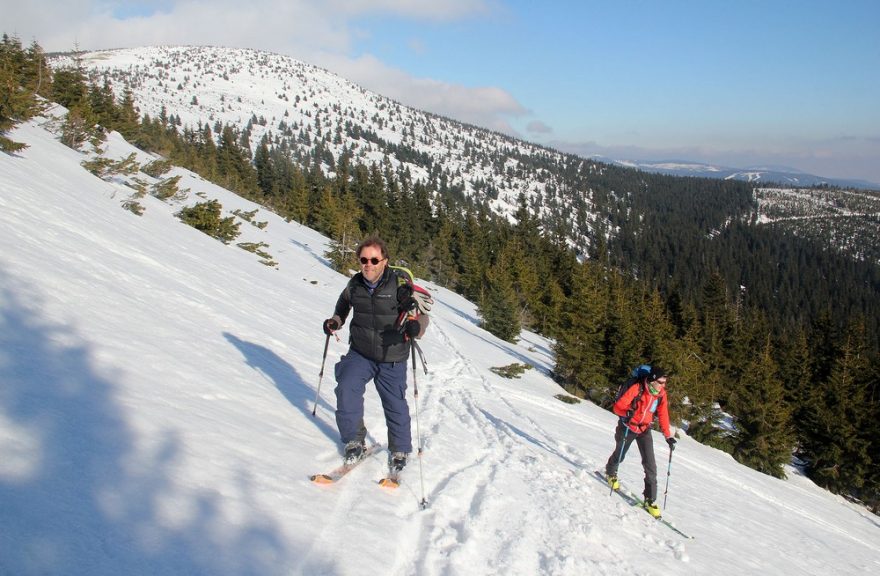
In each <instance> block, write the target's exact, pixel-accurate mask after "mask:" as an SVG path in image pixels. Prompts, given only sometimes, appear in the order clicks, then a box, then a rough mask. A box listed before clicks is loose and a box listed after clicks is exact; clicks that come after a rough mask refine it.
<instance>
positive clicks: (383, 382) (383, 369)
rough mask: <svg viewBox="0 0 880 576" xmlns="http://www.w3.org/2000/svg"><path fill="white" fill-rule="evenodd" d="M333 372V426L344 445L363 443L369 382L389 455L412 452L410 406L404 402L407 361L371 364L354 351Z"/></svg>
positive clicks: (340, 360)
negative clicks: (379, 407) (376, 396)
mask: <svg viewBox="0 0 880 576" xmlns="http://www.w3.org/2000/svg"><path fill="white" fill-rule="evenodd" d="M335 372H336V426H337V428H339V436H340V439H341V440H342V443H343V444H346V443H348V442H351V441H352V440H363V439H364V438H365V437H366V435H367V429H366V427H365V426H364V392H365V391H366V388H367V382H369V381H370V380H372V381H373V383H374V384H375V385H376V390H377V391H378V392H379V398H380V399H381V400H382V409H383V410H384V411H385V425H386V426H387V427H388V449H389V451H390V452H406V453H409V452H412V432H411V430H410V417H409V405H408V404H407V403H406V362H405V361H404V362H374V361H372V360H370V359H368V358H366V357H364V356H362V355H360V354H358V353H357V352H355V351H354V350H351V349H349V351H348V353H347V354H346V355H345V356H343V357H342V358H340V359H339V362H337V363H336V367H335Z"/></svg>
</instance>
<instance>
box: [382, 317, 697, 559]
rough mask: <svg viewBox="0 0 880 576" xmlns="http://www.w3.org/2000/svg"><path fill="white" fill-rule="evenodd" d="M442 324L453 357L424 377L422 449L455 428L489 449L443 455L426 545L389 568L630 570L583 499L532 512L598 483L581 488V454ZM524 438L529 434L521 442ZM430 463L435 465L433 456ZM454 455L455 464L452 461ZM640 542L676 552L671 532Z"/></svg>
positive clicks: (614, 506)
mask: <svg viewBox="0 0 880 576" xmlns="http://www.w3.org/2000/svg"><path fill="white" fill-rule="evenodd" d="M439 324H440V323H439V322H437V323H435V324H434V325H433V328H434V334H435V336H437V337H438V338H439V339H440V340H441V341H442V345H443V346H444V347H445V349H446V350H448V351H450V352H451V353H452V356H453V359H452V361H451V362H447V363H446V364H442V365H439V366H438V368H437V371H436V373H439V374H443V375H444V377H443V379H442V380H440V381H435V380H434V378H433V377H432V378H431V379H430V380H431V385H430V386H429V387H428V389H429V390H430V392H429V394H428V397H427V398H426V402H425V403H424V405H425V406H427V407H428V409H426V410H425V412H429V413H430V414H431V420H430V423H429V428H430V431H431V434H430V436H429V438H428V441H427V442H426V454H429V455H430V454H431V452H432V451H431V447H432V445H433V444H434V443H435V442H437V443H439V442H441V439H444V437H446V436H450V435H452V434H453V433H455V432H459V431H463V433H464V435H465V437H467V436H468V435H471V436H472V435H477V436H479V438H478V439H477V440H476V441H474V442H473V443H472V444H473V445H474V446H490V447H491V448H489V449H481V450H480V451H479V452H478V453H476V454H474V455H473V457H472V458H471V462H467V463H465V462H463V461H462V460H461V459H459V460H456V459H455V458H454V457H453V458H446V459H444V463H445V464H446V465H447V466H446V468H445V469H444V470H443V471H442V477H441V478H440V479H439V480H437V481H435V482H433V483H432V488H431V489H430V490H431V493H430V495H429V497H428V500H429V510H430V511H431V512H430V518H429V519H428V521H427V522H426V523H425V524H424V525H423V526H422V529H423V530H424V531H425V532H424V533H423V534H421V535H420V536H419V537H417V538H415V537H414V538H413V540H417V541H418V542H419V543H420V546H419V548H418V550H423V551H424V552H423V553H422V555H421V557H420V558H418V559H417V560H416V561H415V563H414V565H413V564H412V563H410V564H409V565H406V566H403V565H398V569H397V570H395V571H394V572H393V573H396V574H412V573H418V574H426V575H432V574H438V575H446V574H462V573H485V574H493V573H497V574H536V573H541V574H548V575H553V574H572V573H580V572H589V571H591V570H595V567H596V566H597V565H607V564H611V565H614V566H616V569H615V570H617V569H619V572H621V573H623V572H632V571H633V567H631V566H628V565H627V563H626V561H625V560H621V559H620V558H619V554H618V552H617V547H618V545H617V543H616V542H615V541H613V540H612V541H609V542H606V541H605V536H604V535H603V534H601V533H597V532H596V531H595V530H593V525H594V522H593V519H592V518H593V512H592V510H590V509H589V507H587V506H580V505H573V506H569V507H566V508H565V510H566V512H565V514H563V515H561V516H559V515H557V516H555V517H553V518H550V517H547V516H540V517H535V516H534V514H533V512H532V510H533V505H534V502H536V501H537V502H546V505H544V506H541V508H543V509H548V510H549V509H555V508H556V507H557V506H558V502H557V500H558V493H559V487H560V486H561V485H564V486H565V487H566V490H565V491H564V493H567V494H571V495H572V498H573V501H574V502H580V501H582V500H583V498H582V497H581V495H583V496H595V495H596V494H595V493H594V492H595V490H592V491H590V492H592V493H590V492H588V493H586V494H585V493H584V490H585V489H584V486H585V485H586V482H585V479H584V478H583V476H582V475H576V474H572V473H571V472H572V471H573V469H577V468H578V467H579V466H580V465H579V464H578V462H582V461H583V460H584V459H583V458H582V457H581V456H580V454H579V453H578V452H577V451H576V450H575V449H573V448H572V447H570V446H568V445H565V444H562V445H560V444H559V443H558V442H556V440H555V438H553V437H552V436H551V435H550V434H548V433H547V432H546V430H545V429H544V428H543V427H542V426H541V425H540V424H539V423H538V422H537V421H535V420H534V419H533V418H532V417H531V416H529V415H527V414H525V413H524V412H523V411H522V410H520V409H518V408H517V407H516V406H515V404H514V403H513V402H511V401H510V400H508V399H507V398H505V397H504V395H503V394H501V393H499V391H498V390H496V389H495V387H494V386H493V385H492V383H491V382H490V381H489V380H488V379H487V378H486V377H485V376H483V375H482V374H481V372H480V370H479V369H478V368H476V367H475V366H474V365H473V364H472V363H471V362H470V361H469V360H468V359H467V358H466V357H465V356H464V355H463V354H462V353H461V352H459V350H458V349H457V348H456V347H455V346H454V345H453V342H452V340H451V339H450V338H449V337H448V335H447V334H446V332H445V331H444V330H443V327H442V326H441V325H439ZM432 376H433V375H432ZM456 428H457V429H459V430H455V429H456ZM524 430H529V431H530V432H536V435H535V436H532V435H531V434H529V433H526V432H525V431H524ZM522 438H526V439H528V440H529V442H528V443H522V442H521V440H522ZM454 448H455V447H452V449H453V450H454ZM560 449H561V451H560ZM440 451H441V449H440V447H438V449H437V452H440ZM438 460H439V459H438ZM428 462H431V465H432V466H440V462H434V461H433V459H428ZM455 463H457V464H459V466H454V465H453V466H449V464H455ZM413 472H415V471H413ZM506 486H511V487H512V486H515V487H516V488H517V490H514V492H519V491H525V492H527V493H528V494H529V498H528V501H529V502H530V504H529V505H528V506H526V505H522V504H520V503H518V502H513V501H511V500H510V499H508V498H505V497H504V488H505V487H506ZM620 504H621V503H617V502H611V503H610V504H606V505H604V506H602V507H601V508H602V509H601V510H600V511H599V512H598V513H599V514H605V513H607V512H606V511H605V509H606V508H607V509H610V510H614V511H616V512H618V513H619V512H620V510H621V508H620ZM622 516H624V517H626V514H623V515H622ZM646 520H649V519H646ZM643 525H644V526H645V528H646V529H650V527H648V526H647V524H643ZM499 527H500V528H499ZM664 529H665V527H664ZM640 545H643V546H647V547H648V548H649V549H651V550H655V551H656V550H657V549H659V550H661V551H664V550H665V551H667V552H669V553H670V555H671V556H672V557H673V558H676V559H681V558H682V557H683V546H681V545H680V544H677V543H675V542H671V541H670V540H668V539H662V538H656V537H646V539H645V541H644V542H642V543H640ZM585 546H588V547H589V549H590V554H589V556H585V555H584V553H583V549H584V547H585ZM548 550H552V551H553V553H552V554H548V553H547V551H548ZM587 557H589V560H587V559H586V558H587ZM476 559H479V563H477V561H476Z"/></svg>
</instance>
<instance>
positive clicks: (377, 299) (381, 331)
mask: <svg viewBox="0 0 880 576" xmlns="http://www.w3.org/2000/svg"><path fill="white" fill-rule="evenodd" d="M405 283H406V279H405V278H404V277H403V276H402V275H401V274H400V273H398V272H397V271H395V270H393V269H391V268H386V269H385V272H384V273H383V274H382V278H381V279H380V280H379V284H378V285H377V286H376V289H375V290H373V293H372V294H370V290H369V289H368V288H367V285H366V283H365V282H364V277H363V275H362V274H361V273H360V272H358V273H357V274H355V275H354V276H353V277H352V279H351V280H349V282H348V285H346V287H345V290H343V291H342V294H340V295H339V300H337V301H336V309H335V310H334V315H335V316H336V317H337V318H338V320H339V325H340V326H341V325H342V324H344V323H345V319H346V318H347V317H348V314H349V312H351V311H353V312H354V313H353V314H352V318H351V324H350V325H349V327H348V332H349V335H350V338H349V344H350V345H351V348H352V349H353V350H355V351H357V352H358V353H359V354H361V355H362V356H364V357H366V358H369V359H370V360H373V361H374V362H405V361H406V360H407V358H408V356H409V346H410V345H409V342H408V341H407V340H406V339H405V338H404V335H403V334H402V333H401V332H400V331H399V330H398V329H397V318H398V316H399V314H400V311H399V310H398V300H397V298H398V296H397V294H398V288H399V287H400V286H401V285H403V284H405Z"/></svg>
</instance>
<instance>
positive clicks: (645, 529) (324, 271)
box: [0, 119, 880, 576]
mask: <svg viewBox="0 0 880 576" xmlns="http://www.w3.org/2000/svg"><path fill="white" fill-rule="evenodd" d="M49 125H50V123H48V122H46V121H45V120H44V119H38V120H35V121H33V122H30V123H27V124H25V125H23V126H21V127H20V128H19V129H17V130H16V131H15V132H14V133H13V134H12V137H13V139H15V140H17V141H23V142H26V143H27V144H29V146H30V147H29V148H28V149H26V150H24V151H22V152H20V153H19V154H17V155H11V156H10V155H0V314H2V315H0V382H2V385H0V454H2V458H0V517H2V522H0V574H2V575H4V576H5V575H16V576H19V575H31V574H67V575H90V576H91V575H105V574H106V575H111V574H112V575H117V574H144V575H147V574H149V575H165V574H187V575H190V574H206V575H244V574H255V575H273V574H285V575H287V574H309V575H312V574H334V575H356V574H357V575H361V574H397V575H404V574H418V575H471V574H473V575H483V574H504V575H509V574H522V575H534V574H546V575H567V574H572V575H575V574H577V575H583V574H626V575H638V574H654V575H666V574H670V575H671V574H676V575H677V574H708V573H712V574H715V575H724V574H753V573H759V572H760V573H765V574H817V575H818V574H823V575H825V574H865V573H877V571H878V570H880V519H878V518H877V517H876V516H873V515H871V514H870V513H868V512H867V511H865V509H864V508H862V507H860V506H858V505H856V504H853V503H850V502H847V501H845V500H844V499H842V498H840V497H838V496H834V495H832V494H830V493H828V492H826V491H823V490H821V489H819V488H817V487H816V486H815V485H813V484H812V483H811V482H810V481H809V480H808V479H806V478H805V477H803V476H802V475H800V474H799V473H798V472H797V471H796V470H795V469H794V468H789V469H788V474H789V478H788V479H787V480H778V479H774V478H771V477H768V476H765V475H762V474H759V473H758V472H755V471H753V470H750V469H748V468H746V467H743V466H740V465H739V464H737V463H736V462H735V461H734V460H733V459H732V458H731V457H730V456H729V455H727V454H725V453H723V452H720V451H718V450H715V449H712V448H709V447H706V446H703V445H701V444H699V443H697V442H695V441H693V440H691V439H690V438H687V437H686V436H684V435H683V434H682V433H681V432H679V434H680V435H682V438H681V440H680V442H679V443H678V448H677V450H676V451H675V453H674V457H673V459H672V460H671V463H669V461H668V456H669V453H668V449H667V448H666V446H665V444H664V443H663V442H662V441H661V440H660V439H659V438H657V443H656V452H657V459H658V465H659V467H660V474H659V476H660V478H659V480H660V493H661V502H662V499H663V498H662V497H663V496H664V492H665V493H666V494H665V498H666V499H667V502H666V506H665V512H664V515H665V517H666V518H668V519H669V520H671V521H672V522H674V523H675V524H676V526H678V527H679V528H681V529H682V530H683V531H685V532H687V533H690V534H693V535H694V536H695V538H694V539H693V540H686V539H684V538H682V537H680V536H678V535H677V534H675V533H674V532H672V531H671V530H669V529H668V528H667V527H665V526H663V525H662V524H660V523H658V522H656V521H654V520H653V519H651V518H650V517H649V516H648V515H647V514H646V513H644V512H643V511H640V510H637V509H633V508H631V507H629V506H628V505H626V503H625V502H624V501H623V500H622V499H621V498H619V497H617V496H614V495H609V493H608V489H607V487H606V486H605V485H603V484H601V483H600V482H598V481H597V480H596V479H595V478H594V477H593V475H592V471H593V470H596V469H598V468H600V467H602V465H603V464H604V462H605V460H606V458H607V457H608V455H609V453H610V452H611V450H612V448H613V439H612V432H613V428H614V423H615V419H614V416H613V415H612V414H610V413H609V412H607V411H604V410H602V409H601V408H599V407H597V406H594V405H592V404H590V403H588V402H581V403H579V404H575V405H569V404H565V403H563V402H560V401H559V400H557V399H555V398H554V395H556V394H559V393H561V392H562V390H561V389H560V388H559V387H558V385H556V384H555V383H554V382H553V381H552V380H551V379H550V378H549V376H548V372H549V370H550V369H551V368H552V365H553V361H552V356H551V352H550V350H551V343H549V342H548V341H546V340H545V339H543V338H541V337H539V336H537V335H535V334H531V333H528V332H524V333H523V335H522V339H521V340H520V342H519V344H516V345H514V344H510V343H507V342H503V341H499V340H498V339H496V338H495V337H493V336H492V335H490V334H488V333H486V332H484V331H482V330H481V329H480V328H479V327H478V325H477V324H478V318H477V313H476V309H475V306H474V305H473V304H472V303H470V302H468V301H466V300H464V299H463V298H461V297H460V296H457V295H455V294H453V293H450V292H449V291H447V290H444V289H442V288H439V287H437V286H435V285H433V284H431V283H430V282H426V283H425V284H426V285H427V287H429V288H430V289H431V290H432V291H433V293H434V295H435V298H436V301H437V303H436V305H435V306H434V310H433V311H432V316H433V322H432V325H431V327H430V329H429V332H428V334H427V335H426V336H425V338H424V339H423V340H422V342H421V345H422V348H423V350H424V351H425V354H426V358H427V361H428V367H429V373H428V374H427V375H425V374H424V372H422V371H421V370H419V372H418V373H417V374H416V377H417V378H418V380H417V385H418V391H419V398H418V419H419V430H420V438H421V445H422V446H423V448H424V452H423V457H422V458H421V459H418V458H413V459H412V461H411V464H410V466H409V467H408V468H407V470H406V471H405V475H404V484H403V485H402V486H401V487H400V488H399V489H398V490H396V491H391V490H387V489H383V488H380V487H379V486H378V485H377V480H378V479H379V478H380V477H381V476H382V474H383V471H384V467H385V458H386V456H387V454H386V452H385V451H382V452H380V453H379V454H378V455H376V456H374V457H372V458H371V459H370V460H368V461H366V462H364V463H363V464H362V465H361V466H359V467H358V468H357V469H356V470H355V471H353V472H352V473H351V474H349V475H348V476H347V477H346V478H345V479H344V480H343V481H341V482H340V483H339V484H336V485H332V486H317V485H314V484H312V483H311V482H309V480H308V477H309V476H310V475H311V474H314V473H317V472H324V471H328V470H329V469H331V468H333V467H335V466H336V465H337V464H338V462H339V461H340V447H339V445H338V438H337V434H336V429H335V424H334V417H333V410H334V396H333V387H334V382H333V369H332V368H333V364H334V363H335V361H336V360H337V359H338V358H339V356H340V355H341V354H343V353H344V352H345V350H346V349H347V347H346V345H345V340H346V339H347V331H346V330H345V329H343V330H342V341H341V342H336V341H334V340H331V342H330V346H329V352H328V357H327V361H326V369H325V376H324V379H323V382H322V387H321V391H320V401H319V403H318V406H317V413H316V416H314V417H313V416H312V414H311V411H312V407H313V401H314V399H315V394H316V387H317V384H318V373H319V371H320V369H321V355H322V351H323V345H324V336H323V334H322V332H321V329H320V324H321V321H322V320H323V319H324V318H325V317H327V316H329V315H330V313H331V311H332V308H333V304H334V302H335V300H336V298H337V296H338V294H339V292H340V291H341V290H342V288H343V286H344V283H345V280H346V279H345V277H344V276H342V275H340V274H338V273H336V272H334V271H333V270H331V268H330V267H329V266H328V265H327V262H326V260H325V259H324V257H323V252H324V250H325V247H326V243H327V239H326V238H324V237H322V236H321V235H319V234H317V233H316V232H314V231H313V230H310V229H308V228H306V227H304V226H301V225H299V224H297V223H295V222H290V223H287V222H285V221H284V220H282V219H280V218H278V217H277V216H275V215H273V214H271V213H269V212H267V211H265V210H263V209H262V208H260V209H259V211H258V214H257V215H256V217H255V218H254V220H255V221H260V222H262V221H266V222H268V224H267V226H266V227H265V228H264V229H260V228H258V227H256V226H252V225H250V224H248V223H247V222H242V225H241V230H242V235H241V237H239V238H238V240H237V242H265V243H266V244H268V245H269V247H268V248H266V250H267V251H268V252H269V253H271V255H272V257H273V259H274V260H275V261H276V262H277V263H278V266H277V267H270V266H265V265H263V264H261V263H260V262H259V258H258V257H257V256H256V255H255V254H252V253H250V252H247V251H244V250H241V249H240V248H238V247H237V246H235V243H233V244H230V245H224V244H222V243H221V242H219V241H217V240H214V239H212V238H210V237H208V236H206V235H204V234H202V233H200V232H198V231H196V230H195V229H193V228H190V227H188V226H186V225H184V224H182V223H180V222H179V221H178V220H177V219H176V218H175V217H174V213H175V212H176V211H178V210H179V209H180V207H181V204H180V203H179V202H172V203H165V202H162V201H159V200H157V199H155V198H152V197H150V196H147V197H145V198H143V199H142V200H141V203H142V204H143V205H144V206H145V208H146V211H145V212H144V214H143V215H142V216H136V215H134V214H132V213H131V212H129V211H127V210H124V209H122V202H123V201H124V200H126V199H127V198H129V197H130V195H131V193H132V190H131V189H130V188H128V187H126V186H125V185H124V184H123V183H122V182H121V181H119V180H117V181H112V182H106V181H103V180H100V179H98V178H96V177H95V176H93V175H91V174H90V173H88V172H87V171H86V170H84V169H83V168H82V167H81V166H80V165H79V163H80V162H81V161H82V160H83V159H85V155H83V154H81V153H79V152H75V151H73V150H70V149H68V148H65V147H64V146H62V145H61V144H59V143H58V142H57V139H56V138H55V136H54V135H53V134H51V133H50V132H47V131H46V127H47V126H49ZM132 151H135V150H134V149H133V148H131V147H129V146H128V144H127V143H125V142H124V141H123V140H122V139H121V138H120V137H119V136H118V135H117V134H113V135H112V136H111V139H110V142H109V144H108V155H109V156H111V157H113V158H124V157H125V156H127V155H128V154H129V153H131V152H132ZM138 154H139V159H140V161H141V163H142V164H144V163H146V161H148V159H149V156H148V155H146V154H144V153H143V152H139V153H138ZM174 174H182V175H184V178H183V179H182V181H181V187H182V188H189V189H190V194H189V197H188V199H187V200H186V201H185V202H188V203H195V202H198V201H202V199H203V198H217V199H218V200H220V202H221V203H222V205H223V208H224V212H228V211H231V210H234V209H241V210H244V211H250V210H254V209H257V208H259V207H258V206H256V205H253V204H251V203H250V202H247V201H245V200H243V199H241V198H239V197H237V196H235V195H233V194H231V193H229V192H227V191H225V190H223V189H220V188H218V187H216V186H214V185H211V184H209V183H207V182H205V181H203V180H201V179H200V178H199V177H197V176H195V175H192V174H190V173H188V172H186V171H183V170H179V169H175V172H174ZM140 176H141V177H142V178H144V179H145V180H149V177H147V176H145V175H143V174H142V175H140ZM514 362H516V363H528V364H531V365H533V366H534V367H535V369H533V370H527V371H526V372H525V373H524V374H523V376H522V377H521V378H519V379H513V380H510V379H504V378H502V377H500V376H497V375H495V374H494V373H492V372H491V371H490V368H492V367H497V366H506V365H508V364H511V363H514ZM412 376H413V375H412V373H410V378H412ZM410 392H412V387H411V388H410ZM410 402H411V406H412V407H413V413H414V415H415V412H416V411H415V405H414V403H413V398H412V395H411V394H410ZM366 411H367V412H366V423H367V427H368V428H369V430H370V435H369V438H371V439H372V440H374V441H378V442H384V440H385V432H386V431H385V427H384V421H383V418H382V413H381V407H380V405H379V402H378V398H377V395H376V393H375V391H374V390H373V389H372V388H368V390H367V395H366ZM414 431H415V427H414ZM657 436H658V437H659V435H657ZM667 472H669V475H667ZM641 475H642V474H641V466H640V465H639V459H638V456H637V454H636V452H635V450H634V451H633V452H632V453H631V454H630V455H629V456H628V458H627V460H626V461H625V462H624V463H623V465H622V466H621V479H622V482H623V484H624V485H625V486H628V487H629V488H630V489H632V490H633V491H635V492H639V491H640V487H641ZM422 481H423V482H422ZM667 481H668V491H667V490H666V488H667ZM422 485H423V486H424V494H423V493H422ZM422 497H424V498H425V499H426V500H427V503H428V506H427V508H426V509H424V510H422V509H420V507H419V502H420V501H421V499H422Z"/></svg>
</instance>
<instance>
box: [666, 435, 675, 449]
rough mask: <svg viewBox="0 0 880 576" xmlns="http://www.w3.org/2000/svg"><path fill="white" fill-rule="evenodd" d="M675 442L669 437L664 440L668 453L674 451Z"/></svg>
mask: <svg viewBox="0 0 880 576" xmlns="http://www.w3.org/2000/svg"><path fill="white" fill-rule="evenodd" d="M675 442H676V440H675V438H673V437H671V436H670V437H669V438H667V439H666V443H667V444H669V451H670V452H672V451H673V450H675Z"/></svg>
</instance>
